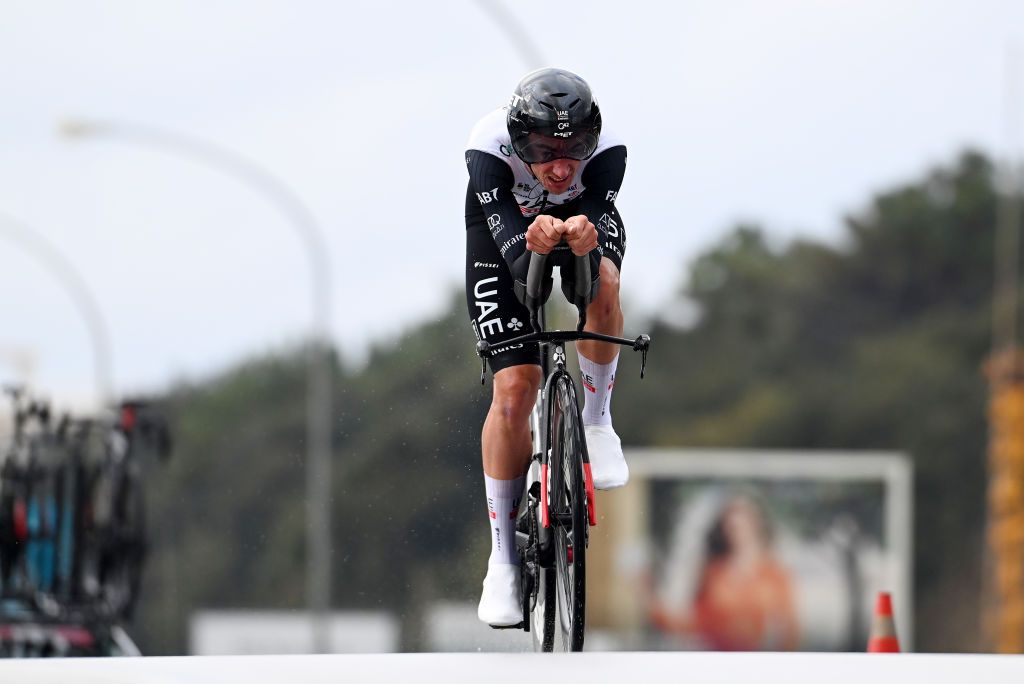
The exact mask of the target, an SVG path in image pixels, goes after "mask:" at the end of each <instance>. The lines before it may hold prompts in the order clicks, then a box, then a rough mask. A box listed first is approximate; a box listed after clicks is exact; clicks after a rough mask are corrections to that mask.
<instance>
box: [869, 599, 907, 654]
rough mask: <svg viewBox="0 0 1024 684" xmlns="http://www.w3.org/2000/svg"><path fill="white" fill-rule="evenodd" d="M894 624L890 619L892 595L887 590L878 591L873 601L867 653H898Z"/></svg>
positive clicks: (898, 647) (897, 640)
mask: <svg viewBox="0 0 1024 684" xmlns="http://www.w3.org/2000/svg"><path fill="white" fill-rule="evenodd" d="M899 652H900V641H899V639H897V638H896V625H895V624H894V623H893V621H892V597H891V596H890V595H889V592H887V591H880V592H878V600H877V602H876V603H875V621H874V622H873V623H872V625H871V638H870V639H868V653H899Z"/></svg>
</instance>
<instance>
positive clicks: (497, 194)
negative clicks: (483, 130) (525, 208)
mask: <svg viewBox="0 0 1024 684" xmlns="http://www.w3.org/2000/svg"><path fill="white" fill-rule="evenodd" d="M466 167H467V168H468V169H469V188H470V190H471V191H472V192H473V193H475V195H476V198H477V201H478V202H480V211H482V212H483V215H484V216H485V217H486V218H487V225H488V226H489V227H490V229H491V237H493V238H494V243H495V244H496V245H497V246H498V251H499V252H501V256H502V257H503V258H504V259H505V262H506V263H507V264H508V265H509V269H511V271H512V273H513V274H515V273H516V272H517V269H516V262H517V260H519V259H520V257H522V256H523V254H524V253H525V252H526V228H527V227H528V226H529V220H528V219H526V218H524V217H523V214H522V212H521V211H520V210H519V203H518V202H516V198H515V197H513V195H512V185H513V184H514V183H515V179H514V177H513V175H512V169H510V168H509V166H508V164H506V163H505V162H503V161H502V160H501V159H498V158H497V157H495V156H494V155H492V154H488V153H487V152H481V151H480V150H467V151H466Z"/></svg>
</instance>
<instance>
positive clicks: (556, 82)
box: [506, 67, 601, 164]
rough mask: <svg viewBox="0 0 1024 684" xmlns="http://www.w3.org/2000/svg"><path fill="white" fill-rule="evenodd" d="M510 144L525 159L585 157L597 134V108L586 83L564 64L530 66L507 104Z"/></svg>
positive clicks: (593, 147)
mask: <svg viewBox="0 0 1024 684" xmlns="http://www.w3.org/2000/svg"><path fill="white" fill-rule="evenodd" d="M506 122H507V125H508V134H509V137H510V138H511V141H512V149H513V150H515V153H516V155H517V156H518V157H519V158H520V159H522V160H523V161H524V162H526V163H527V164H541V163H545V162H549V161H553V160H555V159H577V160H583V159H589V158H590V157H591V155H593V154H594V150H596V149H597V141H598V139H599V138H600V136H601V110H600V109H599V108H598V106H597V102H595V101H594V96H593V94H591V92H590V86H589V85H587V82H586V81H584V80H583V79H582V78H580V77H579V76H577V75H576V74H574V73H572V72H571V71H566V70H565V69H556V68H551V67H549V68H545V69H538V70H537V71H531V72H530V73H528V74H527V75H526V76H524V77H523V79H522V80H521V81H520V82H519V85H518V86H516V89H515V92H514V93H513V94H512V100H511V102H509V106H508V117H507V119H506Z"/></svg>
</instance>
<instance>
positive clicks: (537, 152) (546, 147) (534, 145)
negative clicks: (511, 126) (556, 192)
mask: <svg viewBox="0 0 1024 684" xmlns="http://www.w3.org/2000/svg"><path fill="white" fill-rule="evenodd" d="M513 147H514V148H515V150H516V154H518V155H519V158H520V159H522V160H523V161H524V162H526V163H527V164H545V163H547V162H550V161H554V160H556V159H576V160H579V161H582V160H584V159H589V158H590V156H591V155H592V154H594V150H596V149H597V136H596V135H594V134H593V133H591V132H590V131H580V132H572V133H571V134H570V135H569V137H565V138H556V137H551V136H547V135H541V134H540V133H530V134H528V135H526V136H525V137H522V138H519V139H518V140H515V141H513Z"/></svg>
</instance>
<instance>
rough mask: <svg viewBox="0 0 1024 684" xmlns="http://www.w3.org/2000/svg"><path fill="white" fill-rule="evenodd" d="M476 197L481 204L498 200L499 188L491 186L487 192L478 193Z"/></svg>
mask: <svg viewBox="0 0 1024 684" xmlns="http://www.w3.org/2000/svg"><path fill="white" fill-rule="evenodd" d="M476 198H477V199H478V200H479V201H480V204H490V203H491V202H496V201H497V200H498V188H491V189H490V190H488V191H487V192H478V193H476Z"/></svg>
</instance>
